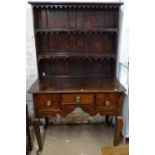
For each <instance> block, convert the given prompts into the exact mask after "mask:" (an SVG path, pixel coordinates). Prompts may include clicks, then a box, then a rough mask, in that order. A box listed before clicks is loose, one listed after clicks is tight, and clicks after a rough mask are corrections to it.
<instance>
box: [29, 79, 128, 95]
mask: <svg viewBox="0 0 155 155" xmlns="http://www.w3.org/2000/svg"><path fill="white" fill-rule="evenodd" d="M28 92H29V93H95V92H125V88H124V87H123V86H122V85H121V84H120V82H119V81H118V80H117V79H103V78H101V77H89V78H88V77H87V78H86V77H53V78H50V79H46V80H39V79H38V80H36V81H35V82H34V84H33V85H32V87H31V88H30V90H29V91H28Z"/></svg>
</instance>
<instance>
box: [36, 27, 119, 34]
mask: <svg viewBox="0 0 155 155" xmlns="http://www.w3.org/2000/svg"><path fill="white" fill-rule="evenodd" d="M105 32H111V33H114V32H115V33H117V32H118V29H117V28H103V29H48V28H46V29H39V28H36V29H35V33H55V34H59V33H68V34H70V33H73V34H81V33H83V34H87V33H88V34H97V33H105Z"/></svg>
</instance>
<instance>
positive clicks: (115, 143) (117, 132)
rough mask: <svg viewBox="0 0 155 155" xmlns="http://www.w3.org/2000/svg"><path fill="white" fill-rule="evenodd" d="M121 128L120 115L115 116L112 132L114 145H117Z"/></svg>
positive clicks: (121, 120)
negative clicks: (113, 131) (113, 130)
mask: <svg viewBox="0 0 155 155" xmlns="http://www.w3.org/2000/svg"><path fill="white" fill-rule="evenodd" d="M122 128H123V119H122V117H121V116H117V118H116V126H115V133H114V141H113V144H114V146H116V145H118V143H119V142H120V139H121V131H122Z"/></svg>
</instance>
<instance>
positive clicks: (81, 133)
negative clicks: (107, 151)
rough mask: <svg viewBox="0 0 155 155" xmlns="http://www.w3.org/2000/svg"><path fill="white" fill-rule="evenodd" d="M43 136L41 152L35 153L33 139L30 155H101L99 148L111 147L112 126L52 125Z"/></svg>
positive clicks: (35, 144) (35, 148)
mask: <svg viewBox="0 0 155 155" xmlns="http://www.w3.org/2000/svg"><path fill="white" fill-rule="evenodd" d="M41 129H42V135H43V151H41V152H39V153H37V150H38V146H37V143H36V139H34V145H33V150H32V151H31V153H30V155H101V154H102V153H101V148H102V147H103V146H106V145H110V146H112V145H113V134H114V126H113V125H111V126H107V125H106V124H105V123H103V124H86V125H54V126H49V127H48V129H46V130H45V131H44V130H43V127H42V128H41Z"/></svg>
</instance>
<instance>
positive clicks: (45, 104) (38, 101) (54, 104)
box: [34, 94, 60, 113]
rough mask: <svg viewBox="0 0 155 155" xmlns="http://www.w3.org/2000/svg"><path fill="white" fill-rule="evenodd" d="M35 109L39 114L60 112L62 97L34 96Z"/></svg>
mask: <svg viewBox="0 0 155 155" xmlns="http://www.w3.org/2000/svg"><path fill="white" fill-rule="evenodd" d="M34 99H35V107H36V110H37V111H38V112H41V113H43V112H47V111H48V112H49V111H59V110H60V95H51V94H37V95H35V96H34Z"/></svg>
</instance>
